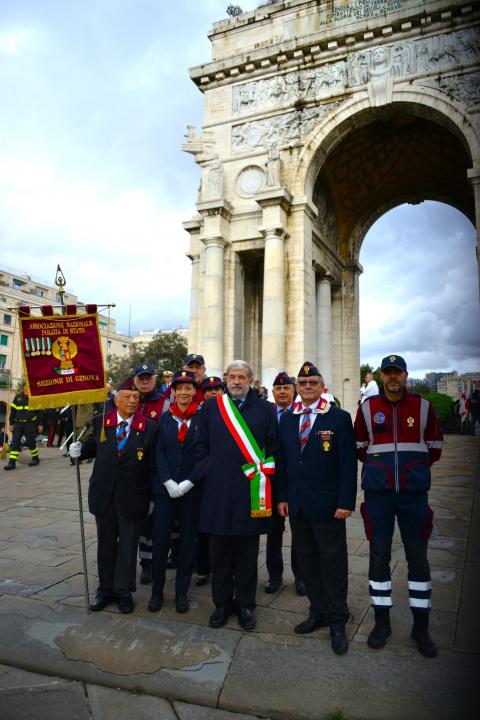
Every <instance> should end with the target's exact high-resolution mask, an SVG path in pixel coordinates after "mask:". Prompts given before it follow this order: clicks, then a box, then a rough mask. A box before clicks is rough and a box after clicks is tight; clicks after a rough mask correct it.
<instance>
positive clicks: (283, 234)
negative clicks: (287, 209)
mask: <svg viewBox="0 0 480 720" xmlns="http://www.w3.org/2000/svg"><path fill="white" fill-rule="evenodd" d="M258 231H259V233H261V234H262V235H263V237H264V238H265V240H268V238H271V237H278V238H280V240H286V239H287V237H288V233H287V231H286V230H285V228H284V227H283V226H282V225H264V226H262V227H259V228H258Z"/></svg>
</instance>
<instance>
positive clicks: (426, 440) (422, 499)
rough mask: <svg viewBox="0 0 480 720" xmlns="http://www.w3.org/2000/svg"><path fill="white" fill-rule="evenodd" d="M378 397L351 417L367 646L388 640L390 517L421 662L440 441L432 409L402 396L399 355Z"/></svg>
mask: <svg viewBox="0 0 480 720" xmlns="http://www.w3.org/2000/svg"><path fill="white" fill-rule="evenodd" d="M381 377H382V382H383V389H382V392H381V393H380V394H379V395H377V396H376V397H371V398H367V400H366V401H365V402H364V403H362V404H361V405H360V407H359V408H358V411H357V416H356V418H355V437H356V441H357V448H358V456H359V458H360V460H361V461H362V462H363V470H362V488H363V491H364V502H363V504H362V506H361V512H362V517H363V520H364V524H365V533H366V536H367V540H368V541H369V542H370V565H369V570H368V584H369V590H370V599H371V603H372V607H373V609H374V612H375V625H374V627H373V629H372V631H371V633H370V635H369V636H368V639H367V643H368V645H369V647H371V648H373V649H375V650H378V649H380V648H382V647H383V646H384V645H385V643H386V640H387V638H388V637H389V635H390V634H391V632H392V630H391V625H390V608H391V607H392V581H391V576H390V558H391V549H392V537H393V532H394V528H395V517H396V518H397V522H398V525H399V528H400V534H401V537H402V542H403V546H404V549H405V557H406V559H407V564H408V594H409V601H410V609H411V611H412V614H413V628H412V633H411V636H412V639H413V640H414V641H415V642H416V643H417V645H418V650H419V652H420V653H421V654H422V655H425V656H426V657H435V655H436V654H437V648H436V646H435V643H434V642H433V640H432V638H431V637H430V633H429V630H428V625H429V615H430V606H431V599H430V598H431V594H432V582H431V576H430V567H429V564H428V559H427V550H428V538H429V537H430V535H431V532H432V521H433V512H432V510H431V508H430V507H429V505H428V491H429V489H430V484H431V476H430V466H431V465H432V464H433V463H434V462H436V461H437V460H439V459H440V455H441V453H442V448H443V436H442V432H441V430H440V423H439V421H438V418H437V415H436V413H435V410H434V408H433V405H432V404H431V403H430V402H429V401H428V400H426V399H425V398H423V397H421V396H420V395H416V394H414V393H410V392H408V391H407V388H406V383H407V377H408V372H407V365H406V362H405V360H404V359H403V358H402V357H400V355H389V356H387V357H385V358H383V360H382V365H381Z"/></svg>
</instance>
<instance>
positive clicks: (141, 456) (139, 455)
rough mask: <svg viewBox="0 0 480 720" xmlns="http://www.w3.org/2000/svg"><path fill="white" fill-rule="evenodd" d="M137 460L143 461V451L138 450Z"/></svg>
mask: <svg viewBox="0 0 480 720" xmlns="http://www.w3.org/2000/svg"><path fill="white" fill-rule="evenodd" d="M137 460H143V450H137Z"/></svg>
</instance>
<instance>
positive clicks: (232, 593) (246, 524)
mask: <svg viewBox="0 0 480 720" xmlns="http://www.w3.org/2000/svg"><path fill="white" fill-rule="evenodd" d="M252 380H253V371H252V368H251V367H250V366H249V365H248V363H246V362H244V361H243V360H235V361H233V362H232V363H230V365H229V366H228V368H227V371H226V383H227V390H228V394H229V396H230V397H231V399H232V400H233V402H234V403H235V405H236V406H237V408H238V410H239V413H240V415H241V416H242V418H243V420H244V421H245V422H246V424H247V425H248V427H249V429H250V432H251V433H252V435H253V436H254V438H255V441H256V442H257V444H258V446H259V448H261V450H265V457H268V456H273V457H275V455H276V454H277V447H278V430H277V421H276V418H275V410H274V407H273V405H272V404H271V403H269V402H265V401H263V400H260V399H259V397H258V396H257V394H256V393H254V392H253V390H252V389H251V384H252ZM219 400H220V398H211V399H210V400H206V401H205V403H204V406H203V408H202V412H201V416H200V427H199V439H198V443H197V445H196V449H197V459H198V466H197V473H198V474H199V475H200V476H201V477H203V478H204V486H203V494H202V504H201V511H200V524H199V529H200V531H201V532H204V533H209V534H210V563H211V570H212V595H213V602H214V603H215V606H216V609H215V612H214V613H213V614H212V616H211V617H210V626H211V627H214V628H219V627H222V625H224V624H225V623H226V621H227V619H228V615H229V612H230V611H231V609H232V603H233V600H234V599H235V603H236V607H237V610H238V617H239V623H240V626H241V627H243V628H244V629H245V630H252V629H253V628H254V627H255V618H254V616H253V612H252V611H253V609H254V608H255V593H256V587H257V563H258V548H259V541H260V534H262V533H266V532H268V530H269V529H270V522H271V518H270V517H266V516H257V517H255V516H253V517H252V515H251V498H250V481H249V480H248V479H247V477H246V476H245V474H244V471H243V470H242V465H244V464H245V457H244V455H243V454H242V452H241V450H240V448H239V446H238V445H237V443H236V441H235V440H234V438H233V436H232V435H231V433H230V431H229V430H228V428H227V425H226V423H225V421H224V419H223V417H222V414H221V412H220V408H219V404H218V403H219Z"/></svg>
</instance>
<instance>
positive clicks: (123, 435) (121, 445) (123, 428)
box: [117, 420, 128, 457]
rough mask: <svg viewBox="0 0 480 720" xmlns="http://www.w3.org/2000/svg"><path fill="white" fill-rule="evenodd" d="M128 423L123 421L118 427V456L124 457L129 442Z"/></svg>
mask: <svg viewBox="0 0 480 720" xmlns="http://www.w3.org/2000/svg"><path fill="white" fill-rule="evenodd" d="M127 425H128V423H127V421H126V420H122V421H121V422H120V423H119V424H118V427H117V456H118V457H122V455H123V451H124V450H125V443H126V442H127Z"/></svg>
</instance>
